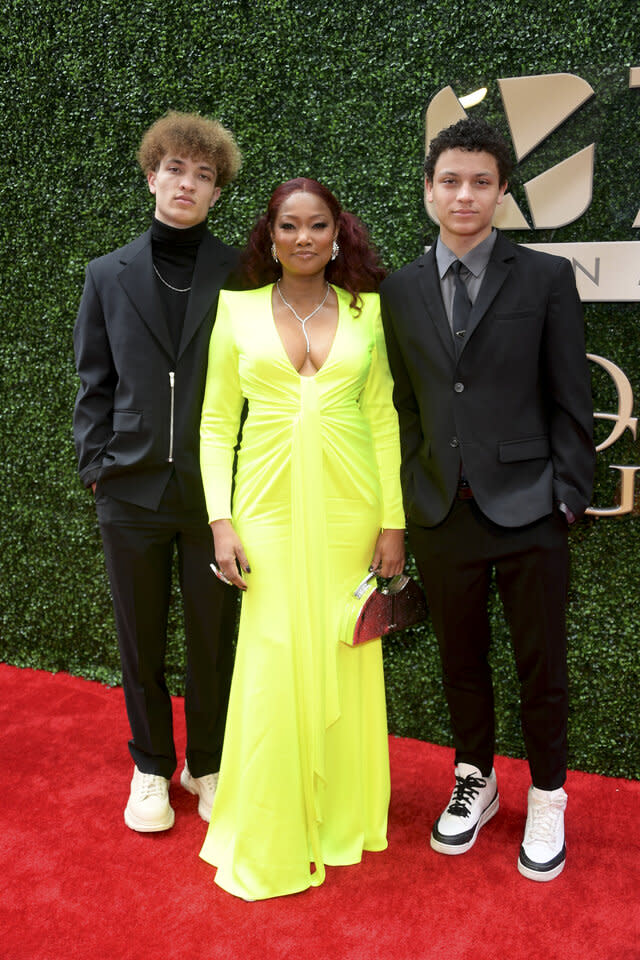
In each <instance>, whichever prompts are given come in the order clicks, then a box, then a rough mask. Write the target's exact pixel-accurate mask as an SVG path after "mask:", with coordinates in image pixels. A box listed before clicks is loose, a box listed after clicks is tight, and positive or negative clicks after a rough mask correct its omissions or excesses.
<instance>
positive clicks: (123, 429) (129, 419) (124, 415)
mask: <svg viewBox="0 0 640 960" xmlns="http://www.w3.org/2000/svg"><path fill="white" fill-rule="evenodd" d="M141 427H142V411H141V410H114V411H113V432H114V433H135V432H136V431H138V430H140V428H141Z"/></svg>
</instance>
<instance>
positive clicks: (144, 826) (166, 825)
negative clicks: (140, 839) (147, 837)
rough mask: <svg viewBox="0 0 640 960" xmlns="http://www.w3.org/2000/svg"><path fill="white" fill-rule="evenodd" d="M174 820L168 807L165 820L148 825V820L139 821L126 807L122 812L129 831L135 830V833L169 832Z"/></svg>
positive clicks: (173, 815) (174, 816) (174, 817)
mask: <svg viewBox="0 0 640 960" xmlns="http://www.w3.org/2000/svg"><path fill="white" fill-rule="evenodd" d="M175 819H176V815H175V813H174V812H173V809H172V808H171V807H169V813H168V814H167V817H166V819H165V820H160V821H158V822H156V823H149V821H148V820H141V819H139V817H136V816H135V815H134V814H132V813H131V811H130V810H129V809H128V808H127V807H125V810H124V822H125V823H126V825H127V826H128V827H129V829H130V830H135V831H136V833H160V832H161V831H163V830H170V829H171V827H172V826H173V825H174V823H175Z"/></svg>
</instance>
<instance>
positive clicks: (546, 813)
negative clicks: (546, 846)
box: [525, 801, 564, 843]
mask: <svg viewBox="0 0 640 960" xmlns="http://www.w3.org/2000/svg"><path fill="white" fill-rule="evenodd" d="M563 811H564V807H563V806H561V805H558V804H556V803H553V801H550V802H547V803H545V802H543V803H536V802H535V801H534V803H533V804H532V805H531V807H530V812H531V817H530V819H529V823H528V826H527V835H526V837H525V843H535V842H536V840H539V841H540V842H541V843H549V842H550V841H552V840H553V839H554V838H555V835H556V830H557V827H558V820H559V818H560V815H561V814H562V813H563Z"/></svg>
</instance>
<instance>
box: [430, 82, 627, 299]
mask: <svg viewBox="0 0 640 960" xmlns="http://www.w3.org/2000/svg"><path fill="white" fill-rule="evenodd" d="M498 87H499V89H500V95H501V98H502V103H503V106H504V111H505V115H506V118H507V123H508V124H509V131H510V133H511V140H512V142H513V147H514V151H515V154H516V158H517V160H518V162H520V161H521V160H522V159H523V158H524V157H526V156H527V155H528V154H530V153H531V152H532V151H533V150H535V148H536V147H538V146H539V145H540V144H541V143H542V142H543V141H545V140H546V139H547V137H549V136H550V135H551V134H552V133H553V131H554V130H556V129H557V128H558V127H559V126H560V124H562V123H564V121H565V120H567V119H568V118H569V117H570V116H572V115H573V114H574V113H575V112H576V111H577V110H579V109H580V108H581V107H582V106H584V104H585V103H587V101H588V100H590V99H591V98H592V97H593V96H594V91H593V88H592V87H591V86H590V84H588V83H587V81H586V80H583V79H582V78H581V77H577V76H575V75H573V74H570V73H552V74H543V75H541V76H527V77H505V78H502V79H500V80H498ZM629 87H631V88H636V87H638V88H640V67H632V68H631V70H630V72H629ZM478 92H480V91H478ZM480 99H482V98H481V97H480V98H479V99H475V101H471V100H470V98H469V99H468V98H466V97H463V98H462V99H458V97H457V96H456V94H455V93H454V91H453V89H452V88H451V87H450V86H449V87H445V88H444V89H443V90H440V91H439V93H437V94H436V95H435V96H434V97H433V99H432V100H431V102H430V103H429V106H428V108H427V114H426V123H425V149H428V145H429V143H430V142H431V140H432V139H433V137H435V136H437V134H438V133H439V132H440V130H442V129H444V128H445V127H448V126H449V125H450V124H452V123H456V121H458V120H460V119H462V118H463V117H466V116H467V112H466V110H465V107H464V106H463V103H465V104H467V105H470V103H471V102H479V100H480ZM595 148H596V145H595V143H589V144H585V145H583V146H582V147H581V149H579V150H578V151H577V152H575V153H573V154H572V155H571V156H569V157H566V158H565V159H564V160H562V161H561V162H560V163H558V164H556V165H555V166H553V167H550V168H549V169H548V170H545V171H544V173H541V174H540V175H539V176H537V177H534V178H533V179H531V180H528V181H527V182H526V183H525V184H524V190H525V194H526V197H527V204H528V214H529V217H530V219H531V223H529V221H528V220H527V218H526V216H525V215H524V213H523V212H522V210H521V209H520V207H519V206H518V204H517V203H516V201H515V199H514V197H513V195H512V194H510V193H506V194H505V198H504V201H503V203H502V204H501V205H500V206H499V207H498V208H497V210H496V215H495V218H494V224H495V226H496V227H499V228H500V229H501V230H532V229H533V230H547V229H555V228H557V227H563V226H566V225H567V224H569V223H573V222H574V221H575V220H577V219H578V218H579V217H581V216H582V214H583V213H584V212H585V211H586V210H587V209H588V207H589V205H590V203H591V199H592V196H593V169H594V158H595ZM425 207H426V210H427V213H428V214H429V216H430V217H431V219H432V220H433V221H434V223H437V222H438V220H437V217H436V215H435V213H434V211H433V207H432V204H430V203H429V202H428V200H427V199H426V193H425ZM633 226H634V227H640V210H639V211H638V215H637V217H636V219H635V221H634V223H633ZM525 246H531V247H533V248H534V249H536V250H542V251H544V252H546V253H554V254H556V255H558V256H563V257H566V258H567V259H568V260H570V261H571V263H572V264H573V269H574V272H575V274H576V284H577V287H578V293H579V294H580V297H581V299H582V300H589V301H594V302H613V301H638V300H640V244H638V243H637V242H635V241H629V242H624V241H621V242H613V243H531V244H525Z"/></svg>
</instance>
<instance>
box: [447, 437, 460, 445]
mask: <svg viewBox="0 0 640 960" xmlns="http://www.w3.org/2000/svg"><path fill="white" fill-rule="evenodd" d="M459 445H460V443H459V440H458V438H457V437H451V440H449V446H450V447H457V446H459Z"/></svg>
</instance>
